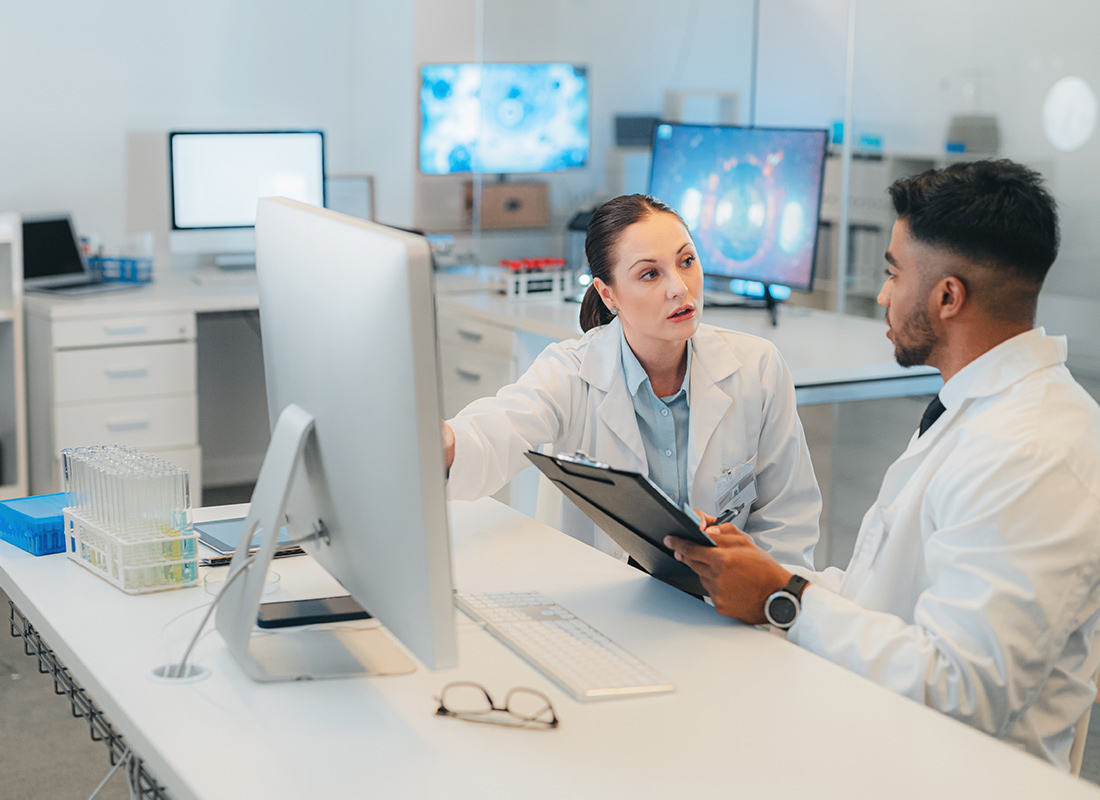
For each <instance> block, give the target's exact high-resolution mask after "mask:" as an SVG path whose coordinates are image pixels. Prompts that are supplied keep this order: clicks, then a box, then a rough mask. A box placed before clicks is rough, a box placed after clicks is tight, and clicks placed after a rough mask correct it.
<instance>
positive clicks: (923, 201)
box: [890, 159, 1059, 291]
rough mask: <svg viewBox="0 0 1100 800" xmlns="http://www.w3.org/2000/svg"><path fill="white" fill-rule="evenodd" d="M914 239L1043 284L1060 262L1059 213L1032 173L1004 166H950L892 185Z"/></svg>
mask: <svg viewBox="0 0 1100 800" xmlns="http://www.w3.org/2000/svg"><path fill="white" fill-rule="evenodd" d="M890 197H891V199H892V200H893V201H894V210H895V211H897V214H898V218H899V219H902V220H905V222H906V223H907V224H908V226H909V231H910V233H911V235H912V236H913V238H914V239H916V240H917V241H919V242H923V243H924V244H929V245H932V246H934V247H942V248H944V249H947V250H950V251H952V252H954V253H956V254H957V255H959V256H962V257H963V258H965V259H967V260H968V261H971V262H973V263H975V264H980V265H983V266H987V267H993V268H994V269H997V270H998V271H1001V272H1003V273H1004V274H1005V277H1014V278H1017V279H1023V280H1024V281H1026V282H1028V283H1033V284H1034V285H1035V286H1036V291H1037V290H1038V287H1039V286H1041V285H1042V283H1043V279H1044V278H1045V277H1046V274H1047V271H1048V270H1049V269H1050V265H1051V264H1053V263H1054V258H1055V256H1057V255H1058V239H1059V236H1058V208H1057V204H1056V203H1055V201H1054V198H1053V197H1052V196H1051V194H1050V192H1048V191H1047V190H1046V187H1045V186H1044V185H1043V178H1042V176H1041V175H1040V174H1039V173H1038V172H1035V171H1034V170H1031V169H1028V168H1027V167H1025V166H1022V165H1020V164H1016V163H1015V162H1012V161H1009V160H1007V159H1000V160H998V161H973V162H969V163H965V164H952V165H951V166H949V167H945V168H944V169H932V170H928V171H927V172H922V173H921V174H919V175H915V176H913V177H910V178H902V179H901V180H898V181H895V182H894V184H893V185H891V186H890Z"/></svg>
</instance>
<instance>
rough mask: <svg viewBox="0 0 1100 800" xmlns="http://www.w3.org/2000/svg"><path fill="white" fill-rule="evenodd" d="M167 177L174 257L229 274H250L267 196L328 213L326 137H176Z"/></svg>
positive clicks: (298, 134)
mask: <svg viewBox="0 0 1100 800" xmlns="http://www.w3.org/2000/svg"><path fill="white" fill-rule="evenodd" d="M168 175H169V196H170V201H171V202H170V207H171V223H172V230H171V233H170V237H169V238H170V241H169V247H170V249H171V251H172V254H173V256H177V255H182V254H191V255H210V256H213V258H214V260H215V263H216V264H218V266H221V267H224V268H233V267H237V268H251V267H253V266H254V265H255V255H254V253H255V249H256V236H255V231H254V226H255V224H256V202H257V201H258V200H259V199H260V198H261V197H289V198H291V199H292V200H298V201H300V202H303V203H309V204H310V205H314V206H318V207H322V206H324V204H325V137H324V133H322V132H321V131H173V132H170V133H169V134H168Z"/></svg>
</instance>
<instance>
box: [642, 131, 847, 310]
mask: <svg viewBox="0 0 1100 800" xmlns="http://www.w3.org/2000/svg"><path fill="white" fill-rule="evenodd" d="M826 145H827V136H826V131H824V130H798V129H778V128H737V127H731V126H714V125H679V124H670V123H661V124H660V125H658V126H657V128H656V130H655V132H654V140H653V165H652V172H651V174H650V194H652V195H654V196H655V197H658V198H660V199H661V200H664V201H665V202H666V203H668V204H669V205H671V206H672V207H673V208H675V209H676V210H677V211H678V212H680V215H681V216H682V217H683V218H684V222H686V223H687V226H688V228H689V229H690V231H691V235H692V236H693V237H694V238H695V244H696V247H697V248H698V250H699V258H700V261H702V266H703V272H704V273H706V274H708V275H719V276H723V277H729V278H744V279H747V280H755V281H761V282H762V283H769V284H770V283H778V284H783V285H785V286H791V287H794V288H797V289H803V290H806V291H809V290H810V289H811V288H812V286H813V275H814V255H815V250H816V247H817V226H818V217H819V214H820V210H821V185H822V178H823V174H824V168H825V149H826Z"/></svg>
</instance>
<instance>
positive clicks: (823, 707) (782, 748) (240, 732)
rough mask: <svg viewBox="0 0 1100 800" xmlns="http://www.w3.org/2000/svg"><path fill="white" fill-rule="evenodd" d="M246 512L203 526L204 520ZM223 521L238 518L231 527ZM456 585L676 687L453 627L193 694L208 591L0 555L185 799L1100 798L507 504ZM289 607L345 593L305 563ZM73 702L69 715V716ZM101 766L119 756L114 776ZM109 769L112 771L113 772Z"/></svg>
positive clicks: (475, 515) (455, 520)
mask: <svg viewBox="0 0 1100 800" xmlns="http://www.w3.org/2000/svg"><path fill="white" fill-rule="evenodd" d="M234 510H239V507H238V509H223V510H217V509H214V510H210V509H208V510H206V512H207V516H206V518H211V516H212V515H213V516H217V515H219V514H220V515H229V514H231V513H232V512H233V511H234ZM226 512H229V513H228V514H227V513H226ZM452 538H453V541H454V543H455V548H454V562H455V570H454V571H455V576H456V584H457V585H458V586H460V587H461V588H463V589H467V590H471V591H492V590H510V589H534V590H538V591H541V592H543V593H545V594H547V595H549V596H551V597H553V598H554V599H555V600H558V601H560V602H561V603H562V604H564V605H565V606H566V607H567V608H569V609H570V610H572V611H573V612H575V613H577V614H578V615H579V616H581V617H582V618H583V619H585V620H586V621H587V622H589V623H590V624H592V625H594V626H595V627H597V628H599V629H600V630H602V631H603V632H604V633H605V634H607V635H608V636H610V637H611V638H612V639H614V640H616V641H618V642H619V643H620V644H621V645H623V646H625V647H626V648H628V649H629V650H631V651H633V652H634V653H636V654H637V655H639V656H640V657H642V658H643V659H645V660H646V661H647V662H649V663H650V664H651V665H652V666H654V667H655V668H657V669H658V670H659V671H661V672H662V673H664V674H665V675H666V676H668V677H669V678H671V679H672V680H673V681H674V682H675V683H676V684H677V686H678V690H677V692H676V693H675V694H671V695H665V696H660V697H650V698H644V699H628V700H616V701H606V702H603V703H591V704H580V703H576V702H574V701H572V700H570V699H568V698H567V697H566V696H565V695H564V694H562V692H560V691H558V690H557V689H556V688H555V687H554V685H553V684H551V683H550V682H549V681H547V680H546V679H544V678H543V677H541V676H540V675H539V674H538V673H537V672H536V671H534V670H533V669H531V668H530V667H528V666H527V665H526V664H525V663H524V662H522V661H521V660H519V659H518V658H517V657H515V656H514V655H512V654H511V653H510V652H509V651H508V650H507V649H506V648H504V646H503V645H501V644H499V643H498V642H497V641H496V640H495V639H493V638H492V637H491V636H489V634H487V633H485V632H484V631H482V630H481V629H480V628H479V627H477V626H476V625H475V624H473V623H472V622H470V621H469V620H467V619H466V618H465V617H463V616H462V615H461V614H457V613H456V622H457V625H458V642H459V657H460V666H459V667H457V668H455V669H448V670H442V671H438V672H430V671H428V670H426V669H424V668H421V669H419V670H418V671H417V672H416V673H415V674H413V675H409V676H404V677H391V678H378V679H358V680H341V681H317V682H313V683H296V684H265V685H261V684H256V683H252V682H251V681H249V680H248V679H247V678H246V677H245V676H244V675H243V674H242V673H241V671H240V670H239V669H238V668H237V666H236V664H235V662H233V661H232V660H231V659H230V658H229V657H228V655H227V653H226V652H225V648H224V645H223V642H222V640H221V638H220V637H219V636H218V634H217V633H211V634H209V635H208V636H206V637H205V638H204V639H203V640H202V641H201V642H200V644H199V646H198V648H197V651H196V658H197V661H198V662H199V663H201V664H203V665H206V666H208V667H210V668H211V669H212V670H213V674H212V675H211V676H210V677H209V678H207V679H206V680H204V681H201V682H198V683H193V684H187V685H168V684H164V683H158V682H154V681H153V680H151V679H150V678H149V677H148V673H149V670H150V669H151V668H153V667H155V666H157V665H159V664H162V663H164V662H165V661H166V660H168V659H169V657H170V656H174V657H178V655H179V653H180V651H181V649H182V647H183V645H184V643H185V640H186V639H187V638H188V637H189V635H190V634H191V633H192V632H193V630H194V627H193V626H194V625H195V624H197V621H198V616H199V613H200V612H197V611H196V612H194V613H192V614H189V615H188V616H186V617H184V618H183V619H182V620H180V621H177V622H175V623H174V624H172V625H170V626H169V627H168V628H167V630H165V629H164V627H165V623H166V622H168V621H169V620H171V619H172V618H173V617H175V616H176V615H177V614H179V613H181V612H183V611H185V610H186V609H189V608H195V607H198V606H200V605H202V604H203V603H205V602H207V600H208V597H207V596H206V595H204V594H203V592H202V590H201V589H189V590H182V591H172V592H166V593H162V594H156V595H147V596H143V597H129V596H127V595H124V594H122V593H121V592H119V591H118V590H116V589H115V588H113V587H112V586H110V585H109V584H107V583H106V582H104V581H102V580H100V579H98V578H96V577H95V576H93V575H91V574H90V573H88V572H86V571H84V570H83V569H81V568H80V567H79V566H78V565H76V564H73V563H70V562H69V561H68V560H67V558H66V557H65V556H64V555H57V556H48V557H44V558H35V557H33V556H30V555H28V554H26V553H23V552H22V551H20V550H17V549H15V548H14V547H12V546H11V545H9V544H7V543H6V542H0V586H2V588H3V589H4V590H5V591H6V592H7V593H8V594H9V596H11V597H12V599H13V600H14V601H15V603H16V604H17V605H18V606H19V608H20V609H21V610H22V612H23V613H24V614H25V615H26V617H27V618H28V619H29V620H30V622H31V623H32V624H33V625H34V626H35V627H36V628H37V629H38V630H39V632H40V633H41V635H42V637H43V638H44V639H45V640H46V642H47V643H48V644H49V645H50V646H51V647H53V648H54V649H55V651H56V652H57V654H58V656H59V657H60V658H61V659H62V660H63V661H64V662H65V663H66V664H67V665H68V667H69V668H70V670H71V671H72V673H73V675H74V677H75V678H76V679H77V680H78V681H80V682H81V683H82V684H83V685H84V687H85V688H86V689H87V690H88V691H89V692H90V693H91V694H92V695H93V696H94V697H95V700H96V702H97V703H98V704H99V705H100V706H101V707H102V708H103V709H104V710H105V711H106V712H107V714H108V716H109V717H110V719H111V720H112V722H113V723H114V725H115V726H116V728H117V729H118V730H119V731H120V732H121V733H122V734H123V735H125V736H126V737H127V738H128V739H129V741H130V743H131V744H132V745H133V746H134V747H135V748H136V749H137V751H138V753H139V754H140V755H141V757H142V758H144V759H145V760H146V763H147V766H148V768H149V769H150V770H151V771H152V772H153V773H154V774H155V775H156V777H157V778H158V779H159V780H160V781H161V782H162V783H164V784H166V786H167V787H168V789H169V791H170V793H171V795H172V796H173V797H174V798H177V800H183V799H184V798H190V797H199V798H241V797H265V798H314V797H401V798H404V797H455V798H464V797H471V798H472V797H478V798H483V797H501V796H505V795H506V794H508V795H515V796H517V797H523V798H562V797H569V798H577V797H592V798H606V797H631V798H649V797H653V798H657V797H659V798H664V799H667V798H677V797H696V798H700V797H714V796H722V797H746V798H748V797H777V796H783V797H818V798H820V797H836V798H845V800H851V798H863V797H876V798H877V797H890V798H915V799H919V800H929V799H930V798H938V797H960V798H968V800H969V799H970V798H974V797H997V798H1052V797H1058V798H1078V797H1081V798H1084V797H1092V798H1095V797H1100V790H1097V788H1096V787H1094V786H1092V785H1091V784H1088V783H1085V782H1084V781H1079V780H1076V779H1073V778H1070V777H1069V776H1066V775H1063V774H1061V773H1059V772H1057V771H1056V770H1055V769H1053V768H1052V767H1050V766H1048V765H1047V764H1045V763H1043V762H1041V761H1039V760H1037V759H1035V758H1032V757H1031V756H1029V755H1026V754H1024V753H1021V752H1018V751H1016V750H1013V749H1012V748H1010V747H1008V746H1007V745H1004V744H1002V743H1000V742H997V741H995V740H993V739H992V738H989V737H987V736H985V735H983V734H980V733H978V732H976V731H974V730H972V729H970V728H968V727H966V726H964V725H962V724H961V723H958V722H955V721H953V720H951V719H948V718H946V717H944V716H942V715H940V714H938V713H936V712H933V711H931V710H929V709H926V708H924V707H922V706H919V705H917V704H916V703H913V702H911V701H909V700H905V699H902V698H900V697H897V696H894V695H892V694H890V693H889V692H887V691H886V690H884V689H881V688H880V687H878V686H875V685H873V684H871V683H870V682H868V681H865V680H863V679H861V678H859V677H856V676H855V675H852V674H849V673H847V672H845V671H844V670H842V669H841V668H839V667H836V666H834V665H832V664H829V663H828V662H826V661H824V660H822V659H820V658H818V657H817V656H814V655H812V654H810V653H807V652H805V651H803V650H800V649H799V648H797V647H795V646H794V645H791V644H789V643H787V642H785V641H783V640H781V639H779V638H777V637H774V636H772V635H770V634H767V633H764V632H761V631H759V630H756V629H753V628H749V627H745V626H742V625H739V624H737V623H733V622H730V621H729V620H726V619H724V618H722V617H719V616H718V615H717V614H716V613H715V612H714V611H713V609H711V608H709V607H708V606H706V605H704V604H702V603H700V602H698V601H696V600H694V599H692V598H690V597H688V596H686V595H684V594H681V593H679V592H677V591H676V590H674V589H671V588H669V587H668V586H665V585H664V584H661V583H659V582H658V581H656V580H654V579H651V578H649V577H648V576H645V575H643V574H642V573H641V572H639V571H637V570H635V569H633V568H631V567H628V566H627V565H625V564H622V563H620V562H618V561H615V560H613V559H611V558H609V557H608V556H605V555H603V554H602V553H599V552H598V551H596V550H594V549H592V548H590V547H587V546H585V545H583V544H581V543H579V542H577V541H576V540H574V539H571V538H569V537H568V536H565V535H563V534H560V533H557V532H555V531H553V530H551V529H550V528H547V527H546V526H544V525H542V524H540V523H538V522H535V521H533V520H531V519H529V518H527V517H525V516H523V515H521V514H519V513H518V512H516V511H513V510H512V509H509V508H507V507H505V506H502V505H500V504H498V503H496V502H495V501H493V500H491V499H485V500H481V501H478V502H476V503H456V504H454V505H453V507H452ZM275 569H276V570H277V571H278V572H279V573H280V575H281V577H282V587H283V588H281V589H280V591H279V593H278V594H276V595H271V596H269V597H268V598H266V599H288V598H292V597H308V596H322V595H324V594H331V593H333V591H334V589H335V587H334V586H332V580H331V578H328V577H327V575H325V574H324V573H323V572H322V571H321V570H320V568H319V567H317V565H316V564H315V563H314V562H313V561H312V560H310V559H308V558H298V559H283V560H281V561H278V562H276V566H275ZM453 680H472V681H477V682H480V683H482V684H484V685H485V686H486V687H488V688H489V690H490V691H491V692H493V693H494V694H495V695H498V696H503V695H504V694H505V692H506V691H507V690H508V689H509V688H511V687H514V686H530V687H534V688H537V689H540V690H542V691H544V692H545V693H546V694H548V695H549V696H550V697H551V699H552V700H553V702H554V705H555V708H556V709H557V712H558V716H559V718H560V719H561V721H562V722H561V727H560V728H559V729H558V730H556V731H525V730H508V729H500V728H495V727H489V726H480V725H473V724H468V723H463V722H460V721H458V720H454V719H444V718H439V717H436V716H434V714H433V712H434V710H435V707H436V701H435V700H434V696H435V694H436V693H437V692H438V691H439V689H440V688H441V687H442V686H443V685H444V684H445V683H447V682H449V681H453ZM58 702H61V700H58ZM104 764H105V765H106V759H105V760H104ZM104 770H106V766H104Z"/></svg>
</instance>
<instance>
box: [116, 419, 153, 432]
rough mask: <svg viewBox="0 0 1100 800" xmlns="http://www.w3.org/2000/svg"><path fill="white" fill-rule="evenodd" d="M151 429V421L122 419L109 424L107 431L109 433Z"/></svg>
mask: <svg viewBox="0 0 1100 800" xmlns="http://www.w3.org/2000/svg"><path fill="white" fill-rule="evenodd" d="M148 427H149V420H147V419H121V420H116V421H115V422H111V421H109V420H108V422H107V430H109V431H143V430H146V429H147V428H148Z"/></svg>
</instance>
